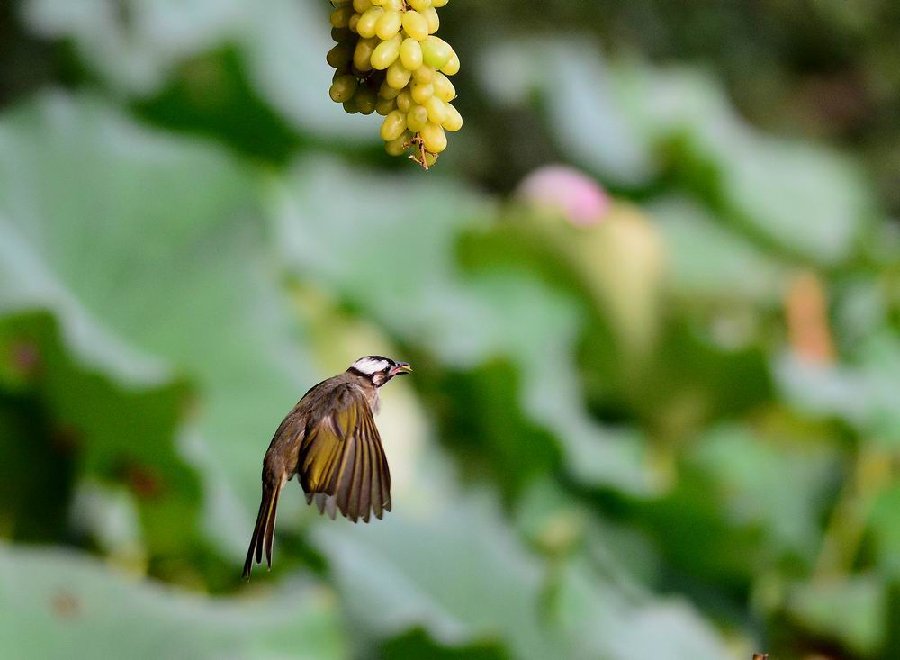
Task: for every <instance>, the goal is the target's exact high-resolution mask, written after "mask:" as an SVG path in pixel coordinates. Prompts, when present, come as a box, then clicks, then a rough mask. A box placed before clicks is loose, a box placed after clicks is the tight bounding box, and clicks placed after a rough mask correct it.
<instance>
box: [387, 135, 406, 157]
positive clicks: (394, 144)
mask: <svg viewBox="0 0 900 660" xmlns="http://www.w3.org/2000/svg"><path fill="white" fill-rule="evenodd" d="M410 140H412V135H410V134H409V132H408V131H407V132H404V133H403V134H402V135H401V136H400V137H398V138H397V139H396V140H391V141H390V142H385V143H384V150H385V151H387V152H388V154H389V155H391V156H402V155H403V154H404V153H406V150H407V149H408V148H409V142H410Z"/></svg>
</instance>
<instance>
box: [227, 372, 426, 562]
mask: <svg viewBox="0 0 900 660" xmlns="http://www.w3.org/2000/svg"><path fill="white" fill-rule="evenodd" d="M410 372H412V368H411V367H410V366H409V363H408V362H398V361H395V360H392V359H390V358H386V357H382V356H380V355H367V356H365V357H361V358H359V359H358V360H356V361H355V362H354V363H353V364H351V365H350V366H349V367H348V368H347V370H346V371H344V372H343V373H341V374H338V375H337V376H332V377H331V378H328V379H326V380H323V381H322V382H321V383H319V384H317V385H313V386H312V387H311V388H310V389H309V390H308V391H307V392H306V394H304V395H303V396H302V397H301V398H300V400H299V401H298V402H297V404H296V405H295V406H294V407H293V409H292V410H291V411H290V412H289V413H288V414H287V416H286V417H285V418H284V420H283V421H282V422H281V424H280V425H279V426H278V429H277V430H276V431H275V435H274V436H273V437H272V442H271V443H270V444H269V448H268V449H267V450H266V455H265V458H264V459H263V469H262V501H261V502H260V504H259V513H258V514H257V516H256V527H255V528H254V530H253V536H252V537H251V539H250V547H249V548H248V549H247V561H246V563H245V564H244V572H243V577H244V579H249V578H250V571H251V569H252V568H253V560H254V558H255V559H256V563H257V564H259V563H262V556H263V551H265V556H266V565H267V567H268V568H269V569H270V570H271V568H272V544H273V542H274V535H275V511H276V509H277V507H278V497H279V495H280V494H281V489H282V488H284V485H285V484H286V483H287V482H288V481H290V480H291V479H293V477H294V475H295V474H296V475H298V476H299V481H300V486H301V488H302V489H303V492H304V493H305V494H306V502H307V504H312V503H315V505H316V507H318V509H319V513H320V514H325V513H327V514H328V516H329V517H330V518H331V519H334V518H335V517H336V515H337V511H340V512H341V514H342V515H343V516H344V517H345V518H347V519H349V520H352V521H353V522H354V523H355V522H357V521H358V520H359V519H362V520H363V522H369V520H370V518H371V516H372V515H373V514H374V516H375V517H376V518H378V519H379V520H380V519H381V517H382V514H383V512H384V511H390V510H391V473H390V470H389V468H388V463H387V458H386V457H385V455H384V449H383V447H382V446H381V436H380V435H379V433H378V428H377V427H376V426H375V417H374V416H375V413H377V412H378V409H379V408H380V400H379V397H378V388H380V387H381V386H383V385H384V384H385V383H387V382H389V381H390V380H391V379H392V378H394V377H395V376H401V375H405V374H408V373H410Z"/></svg>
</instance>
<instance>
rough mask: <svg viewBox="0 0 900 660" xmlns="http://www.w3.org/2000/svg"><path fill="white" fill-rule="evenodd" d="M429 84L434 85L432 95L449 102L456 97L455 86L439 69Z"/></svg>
mask: <svg viewBox="0 0 900 660" xmlns="http://www.w3.org/2000/svg"><path fill="white" fill-rule="evenodd" d="M431 84H432V85H434V95H435V96H437V97H438V98H439V99H440V100H441V101H445V102H447V103H449V102H450V101H452V100H453V99H455V98H456V88H455V87H454V86H453V83H452V82H450V79H449V78H448V77H447V76H445V75H444V74H443V73H441V72H440V71H438V72H436V73H435V74H434V80H432V81H431Z"/></svg>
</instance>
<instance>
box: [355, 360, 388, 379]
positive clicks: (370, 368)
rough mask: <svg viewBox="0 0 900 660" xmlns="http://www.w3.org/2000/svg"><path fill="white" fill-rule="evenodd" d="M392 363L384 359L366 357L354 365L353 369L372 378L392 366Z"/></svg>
mask: <svg viewBox="0 0 900 660" xmlns="http://www.w3.org/2000/svg"><path fill="white" fill-rule="evenodd" d="M390 364H391V363H390V362H388V361H387V360H384V359H382V358H373V357H364V358H359V359H358V360H357V361H356V362H354V363H353V368H354V369H356V370H357V371H359V372H360V373H363V374H366V375H367V376H371V375H372V374H376V373H378V372H379V371H383V370H384V369H385V368H387V367H389V366H390Z"/></svg>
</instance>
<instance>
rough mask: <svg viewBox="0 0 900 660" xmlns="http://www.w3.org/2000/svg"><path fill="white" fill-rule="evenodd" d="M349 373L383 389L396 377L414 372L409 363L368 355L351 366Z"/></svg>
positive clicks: (348, 369)
mask: <svg viewBox="0 0 900 660" xmlns="http://www.w3.org/2000/svg"><path fill="white" fill-rule="evenodd" d="M347 371H349V372H351V373H354V374H356V375H358V376H362V377H363V378H368V379H369V380H370V381H372V385H374V386H375V387H381V386H382V385H384V384H385V383H386V382H388V381H389V380H390V379H391V378H393V377H394V376H402V375H404V374H408V373H410V372H411V371H412V368H411V367H410V366H409V363H408V362H397V361H395V360H392V359H391V358H386V357H382V356H380V355H367V356H366V357H361V358H359V359H358V360H357V361H356V362H354V363H353V364H351V365H350V366H349V367H348V368H347Z"/></svg>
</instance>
